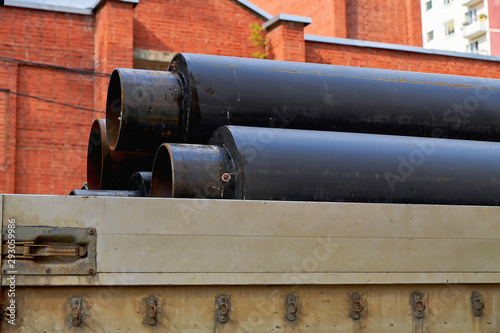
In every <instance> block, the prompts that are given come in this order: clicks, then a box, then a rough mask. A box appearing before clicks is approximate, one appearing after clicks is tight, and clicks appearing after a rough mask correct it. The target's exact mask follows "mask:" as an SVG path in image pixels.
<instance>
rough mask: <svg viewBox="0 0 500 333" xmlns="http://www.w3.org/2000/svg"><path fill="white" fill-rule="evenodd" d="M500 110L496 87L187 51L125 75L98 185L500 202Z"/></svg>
mask: <svg viewBox="0 0 500 333" xmlns="http://www.w3.org/2000/svg"><path fill="white" fill-rule="evenodd" d="M499 106H500V80H494V79H484V78H473V77H461V76H450V75H436V74H425V73H413V72H402V71H390V70H380V69H370V68H352V67H342V66H333V65H322V64H306V63H294V62H283V61H270V60H260V59H259V60H257V59H244V58H233V57H221V56H208V55H195V54H177V55H176V56H175V57H174V59H173V61H172V62H171V65H170V67H169V69H168V71H165V72H161V71H146V70H132V69H116V70H115V71H114V72H113V74H112V76H111V79H110V83H109V89H108V98H107V103H106V120H98V121H96V122H95V123H94V125H93V127H92V130H91V135H90V139H89V154H88V166H87V171H88V172H87V178H88V184H89V190H98V191H100V190H108V191H109V190H129V191H135V192H134V193H138V195H139V196H148V195H150V194H151V195H152V196H157V197H197V198H212V199H215V198H221V199H255V200H313V201H352V202H391V203H429V204H473V205H498V204H499V203H500V178H499V171H500V144H499V143H498V141H499V138H500V126H499V125H500V110H499ZM158 147H159V148H158ZM137 171H140V172H142V173H139V174H135V176H134V177H135V178H134V177H132V174H133V173H134V172H137ZM131 177H132V178H131ZM134 179H135V180H134ZM149 185H151V188H150V189H149V188H148V186H149Z"/></svg>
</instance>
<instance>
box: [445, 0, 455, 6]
mask: <svg viewBox="0 0 500 333" xmlns="http://www.w3.org/2000/svg"><path fill="white" fill-rule="evenodd" d="M443 1H444V5H445V6H446V5H451V4H452V3H453V0H443Z"/></svg>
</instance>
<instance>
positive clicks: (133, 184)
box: [128, 171, 152, 197]
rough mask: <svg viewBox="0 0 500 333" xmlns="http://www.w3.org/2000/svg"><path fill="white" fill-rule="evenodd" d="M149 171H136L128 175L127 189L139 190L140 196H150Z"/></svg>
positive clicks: (150, 175) (150, 173) (150, 174)
mask: <svg viewBox="0 0 500 333" xmlns="http://www.w3.org/2000/svg"><path fill="white" fill-rule="evenodd" d="M151 177H152V172H151V171H138V172H134V174H133V175H132V176H131V177H130V180H129V182H128V189H129V190H130V191H135V192H139V196H141V197H150V196H151Z"/></svg>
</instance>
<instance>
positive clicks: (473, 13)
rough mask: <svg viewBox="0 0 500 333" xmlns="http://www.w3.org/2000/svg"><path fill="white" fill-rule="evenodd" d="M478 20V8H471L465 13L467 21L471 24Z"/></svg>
mask: <svg viewBox="0 0 500 333" xmlns="http://www.w3.org/2000/svg"><path fill="white" fill-rule="evenodd" d="M476 21H477V9H471V10H469V11H468V12H467V14H465V23H467V24H471V23H473V22H476Z"/></svg>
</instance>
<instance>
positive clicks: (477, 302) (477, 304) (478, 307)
mask: <svg viewBox="0 0 500 333" xmlns="http://www.w3.org/2000/svg"><path fill="white" fill-rule="evenodd" d="M470 301H471V304H472V312H473V313H474V316H476V317H481V316H482V315H483V309H484V302H483V297H482V296H481V294H480V293H479V292H477V291H473V292H472V294H471V296H470Z"/></svg>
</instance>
